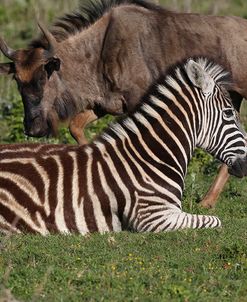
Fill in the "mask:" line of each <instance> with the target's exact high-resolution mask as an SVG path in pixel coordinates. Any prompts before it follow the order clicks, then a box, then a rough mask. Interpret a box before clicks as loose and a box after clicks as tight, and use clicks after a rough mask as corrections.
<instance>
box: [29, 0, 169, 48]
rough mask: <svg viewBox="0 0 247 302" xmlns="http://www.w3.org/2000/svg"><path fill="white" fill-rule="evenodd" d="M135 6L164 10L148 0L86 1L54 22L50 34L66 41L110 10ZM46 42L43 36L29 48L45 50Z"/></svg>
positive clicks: (58, 39) (32, 42)
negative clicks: (122, 6)
mask: <svg viewBox="0 0 247 302" xmlns="http://www.w3.org/2000/svg"><path fill="white" fill-rule="evenodd" d="M124 4H126V5H136V6H140V7H143V8H146V9H148V10H153V11H157V10H159V11H160V10H164V8H162V7H161V6H158V5H156V4H154V3H152V2H149V1H148V0H86V1H83V3H81V4H80V6H79V9H78V11H75V12H72V13H69V14H65V15H64V16H62V17H60V18H58V19H57V21H55V23H54V24H53V26H52V28H51V32H52V34H53V35H54V36H55V38H56V40H57V41H58V42H60V41H63V40H66V39H67V38H68V37H69V36H71V35H74V34H76V33H78V32H80V31H81V30H82V29H85V28H87V27H89V26H90V25H92V24H93V23H95V22H96V21H97V20H98V19H100V18H101V17H102V16H103V15H104V14H105V13H106V12H108V11H109V10H110V9H111V8H113V7H116V6H120V5H124ZM46 43H47V42H46V40H45V39H44V38H43V36H40V37H39V38H38V39H35V40H33V41H31V43H30V44H29V46H30V47H31V48H39V47H42V48H45V47H46Z"/></svg>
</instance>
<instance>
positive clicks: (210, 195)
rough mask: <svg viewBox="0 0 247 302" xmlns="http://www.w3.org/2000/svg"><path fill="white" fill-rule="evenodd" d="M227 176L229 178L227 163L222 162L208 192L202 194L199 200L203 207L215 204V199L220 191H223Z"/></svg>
mask: <svg viewBox="0 0 247 302" xmlns="http://www.w3.org/2000/svg"><path fill="white" fill-rule="evenodd" d="M228 178H229V173H228V167H227V165H225V164H223V165H222V166H221V167H220V172H219V174H218V175H217V176H216V178H215V180H214V182H213V183H212V185H211V187H210V188H209V190H208V192H207V193H206V195H205V196H204V198H203V200H202V201H201V202H200V205H201V206H203V207H204V208H213V207H214V206H215V204H216V201H217V199H218V197H219V195H220V193H221V192H222V191H223V189H224V186H225V184H226V183H227V180H228Z"/></svg>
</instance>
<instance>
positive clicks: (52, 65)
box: [45, 58, 61, 79]
mask: <svg viewBox="0 0 247 302" xmlns="http://www.w3.org/2000/svg"><path fill="white" fill-rule="evenodd" d="M60 64H61V62H60V59H58V58H52V59H51V60H50V61H49V62H48V63H47V64H46V65H45V71H46V72H47V76H48V79H49V78H50V76H51V75H52V73H53V72H54V71H58V70H59V69H60Z"/></svg>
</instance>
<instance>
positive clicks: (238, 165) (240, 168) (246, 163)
mask: <svg viewBox="0 0 247 302" xmlns="http://www.w3.org/2000/svg"><path fill="white" fill-rule="evenodd" d="M228 172H229V173H230V174H231V175H234V176H236V177H239V178H242V177H244V176H247V156H245V157H239V158H237V159H236V160H235V161H234V162H233V163H232V165H231V166H230V167H229V168H228Z"/></svg>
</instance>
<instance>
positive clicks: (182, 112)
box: [0, 58, 247, 235]
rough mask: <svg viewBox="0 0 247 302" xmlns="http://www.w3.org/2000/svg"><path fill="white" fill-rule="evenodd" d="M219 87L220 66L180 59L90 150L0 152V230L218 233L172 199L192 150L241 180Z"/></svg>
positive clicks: (234, 121)
mask: <svg viewBox="0 0 247 302" xmlns="http://www.w3.org/2000/svg"><path fill="white" fill-rule="evenodd" d="M229 85H231V80H230V78H229V74H228V73H227V72H226V71H225V70H224V69H222V68H221V66H219V65H216V64H214V63H213V62H211V61H209V60H207V59H206V58H203V59H202V58H199V59H194V60H191V59H190V60H188V61H186V62H183V63H181V64H177V65H176V66H173V67H172V68H171V70H170V71H169V72H168V73H167V74H165V75H163V76H161V77H160V78H159V80H158V81H156V82H155V83H154V85H152V86H151V88H150V90H149V92H148V93H147V95H145V96H144V98H143V101H142V104H141V106H139V107H138V108H137V109H136V111H135V112H134V113H132V114H129V116H128V117H125V118H123V119H122V120H121V121H120V122H118V123H115V124H114V125H112V126H111V127H109V128H108V129H107V130H106V132H105V133H103V135H101V136H99V137H98V138H97V139H96V140H94V141H93V142H92V143H91V144H88V145H84V146H71V145H70V146H68V145H67V146H66V145H65V146H60V145H48V146H47V145H46V146H44V145H34V146H33V145H30V144H29V145H22V144H21V145H19V144H17V145H9V146H8V145H7V146H6V145H5V146H1V145H0V232H34V233H40V234H42V235H46V234H49V233H54V232H56V233H72V232H77V233H81V234H86V233H88V232H96V231H98V232H109V231H116V232H119V231H122V230H128V229H130V230H133V231H136V232H162V231H172V230H178V229H184V228H193V229H197V228H215V227H220V226H221V222H220V220H219V219H218V218H217V217H215V216H208V215H197V214H190V213H186V212H184V211H183V209H182V194H183V189H184V179H185V175H186V171H187V166H188V163H189V161H190V159H191V157H192V154H193V150H194V149H195V147H196V146H197V147H201V148H203V149H205V150H206V151H207V152H209V153H210V154H212V155H213V156H215V157H217V158H218V159H219V160H221V161H222V162H224V163H225V164H227V166H229V170H230V172H231V173H232V174H233V175H236V176H238V177H243V176H246V175H247V165H246V163H247V148H246V145H245V140H244V135H243V133H242V131H241V129H240V128H239V121H238V116H237V114H236V112H235V110H234V108H233V106H232V102H231V99H230V97H229V94H228V92H227V91H226V87H229ZM174 129H176V132H174ZM226 137H227V139H225V138H226Z"/></svg>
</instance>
